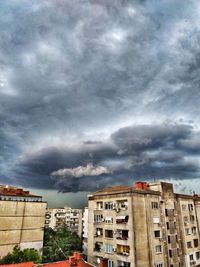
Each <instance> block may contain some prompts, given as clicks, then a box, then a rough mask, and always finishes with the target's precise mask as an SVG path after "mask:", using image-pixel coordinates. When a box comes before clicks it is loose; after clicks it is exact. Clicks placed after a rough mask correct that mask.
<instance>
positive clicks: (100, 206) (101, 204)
mask: <svg viewBox="0 0 200 267" xmlns="http://www.w3.org/2000/svg"><path fill="white" fill-rule="evenodd" d="M96 207H97V210H102V209H103V201H98V202H97V206H96Z"/></svg>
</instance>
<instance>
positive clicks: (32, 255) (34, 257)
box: [0, 246, 42, 264]
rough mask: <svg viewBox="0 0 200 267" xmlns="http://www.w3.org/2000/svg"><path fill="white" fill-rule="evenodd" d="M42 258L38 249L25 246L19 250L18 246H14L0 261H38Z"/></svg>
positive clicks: (3, 262) (5, 262) (7, 262)
mask: <svg viewBox="0 0 200 267" xmlns="http://www.w3.org/2000/svg"><path fill="white" fill-rule="evenodd" d="M41 260H42V258H41V256H40V254H39V253H38V251H37V250H36V249H34V248H26V249H24V250H21V249H20V248H19V247H18V246H15V247H14V249H13V251H12V253H8V255H6V256H5V257H4V258H3V259H2V260H1V261H0V263H1V264H10V263H20V262H28V261H33V262H35V263H40V262H41Z"/></svg>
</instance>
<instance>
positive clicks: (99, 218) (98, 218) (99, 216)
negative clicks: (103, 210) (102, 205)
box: [94, 214, 103, 223]
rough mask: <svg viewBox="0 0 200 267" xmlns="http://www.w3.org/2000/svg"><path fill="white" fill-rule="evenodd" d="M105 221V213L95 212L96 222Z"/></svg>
mask: <svg viewBox="0 0 200 267" xmlns="http://www.w3.org/2000/svg"><path fill="white" fill-rule="evenodd" d="M102 221H103V215H102V214H101V215H99V214H95V215H94V223H101V222H102Z"/></svg>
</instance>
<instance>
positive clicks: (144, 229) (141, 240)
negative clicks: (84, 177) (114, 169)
mask: <svg viewBox="0 0 200 267" xmlns="http://www.w3.org/2000/svg"><path fill="white" fill-rule="evenodd" d="M88 211H89V222H88V232H89V233H90V234H89V236H88V262H90V263H92V264H94V265H96V266H98V265H99V263H100V261H101V260H102V259H105V260H107V264H108V267H120V266H123V267H147V266H148V267H189V266H200V239H199V232H200V231H199V230H200V228H199V225H200V197H199V196H197V195H194V196H190V195H183V194H176V193H174V191H173V185H172V184H170V183H164V182H159V183H151V184H147V183H144V182H138V183H136V185H135V186H134V187H132V186H115V187H110V188H105V189H102V190H100V191H97V192H95V193H94V194H93V195H92V196H90V197H89V206H88Z"/></svg>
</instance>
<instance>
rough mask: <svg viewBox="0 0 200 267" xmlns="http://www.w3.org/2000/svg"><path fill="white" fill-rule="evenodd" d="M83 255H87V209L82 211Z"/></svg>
mask: <svg viewBox="0 0 200 267" xmlns="http://www.w3.org/2000/svg"><path fill="white" fill-rule="evenodd" d="M82 238H83V254H84V255H87V254H88V251H87V250H88V208H87V207H86V208H84V210H83V235H82Z"/></svg>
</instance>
